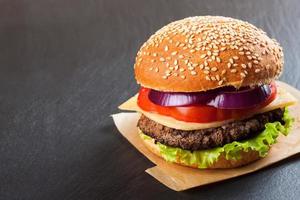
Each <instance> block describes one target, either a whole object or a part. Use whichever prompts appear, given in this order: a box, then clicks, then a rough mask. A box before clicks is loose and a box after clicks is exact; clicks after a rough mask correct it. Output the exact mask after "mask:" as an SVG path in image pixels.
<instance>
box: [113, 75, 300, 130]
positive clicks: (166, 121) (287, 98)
mask: <svg viewBox="0 0 300 200" xmlns="http://www.w3.org/2000/svg"><path fill="white" fill-rule="evenodd" d="M276 84H277V88H278V89H277V92H278V93H277V96H276V98H275V100H274V101H272V102H271V103H270V104H269V105H267V106H266V107H264V108H262V109H261V110H258V111H256V112H255V113H251V115H255V114H259V113H264V112H268V111H271V110H275V109H277V108H283V107H286V106H291V105H293V104H295V103H297V99H296V98H295V97H294V96H293V95H292V94H290V93H289V92H288V91H287V90H286V88H287V86H286V84H285V83H282V82H279V81H278V82H276ZM119 109H121V110H129V111H136V112H140V113H142V114H144V115H145V116H146V117H148V118H149V119H151V120H153V121H155V122H157V123H160V124H162V125H164V126H167V127H170V128H175V129H180V130H198V129H205V128H213V127H218V126H221V125H223V124H225V123H228V122H231V121H234V120H237V119H229V120H226V121H217V122H210V123H194V122H184V121H179V120H177V119H174V118H172V117H168V116H164V115H160V114H156V113H151V112H147V111H144V110H142V109H141V108H140V107H139V106H138V105H137V95H135V96H134V97H131V98H130V99H129V100H128V101H126V102H125V103H123V104H122V105H120V106H119ZM249 117H251V116H245V117H244V118H241V119H239V120H242V119H245V118H249Z"/></svg>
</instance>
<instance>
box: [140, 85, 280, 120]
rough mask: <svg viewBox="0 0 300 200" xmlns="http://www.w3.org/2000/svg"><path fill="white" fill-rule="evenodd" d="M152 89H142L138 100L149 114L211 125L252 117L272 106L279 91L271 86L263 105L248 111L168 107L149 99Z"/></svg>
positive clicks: (205, 107) (199, 107)
mask: <svg viewBox="0 0 300 200" xmlns="http://www.w3.org/2000/svg"><path fill="white" fill-rule="evenodd" d="M149 91H150V89H148V88H143V87H142V88H141V89H140V92H139V96H138V100H137V104H138V106H139V107H140V108H141V109H142V110H144V111H147V112H152V113H158V114H161V115H165V116H169V117H173V118H175V119H177V120H180V121H186V122H197V123H209V122H215V121H224V120H228V119H239V118H241V117H244V116H245V115H250V114H251V113H253V112H255V111H256V110H258V109H261V108H263V107H265V106H267V105H268V104H270V103H271V102H272V101H273V100H274V99H275V97H276V94H277V89H276V85H275V83H272V84H271V91H272V92H271V95H270V97H269V98H268V99H267V100H266V101H265V102H263V103H261V104H259V105H257V106H255V107H254V108H250V109H249V108H248V109H218V108H215V107H212V106H207V105H201V106H177V107H167V106H159V105H156V104H154V103H152V102H151V101H150V100H149V98H148V93H149Z"/></svg>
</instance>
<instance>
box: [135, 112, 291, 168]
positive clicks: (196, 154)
mask: <svg viewBox="0 0 300 200" xmlns="http://www.w3.org/2000/svg"><path fill="white" fill-rule="evenodd" d="M283 121H284V122H285V123H284V125H282V124H281V123H280V122H278V121H276V122H273V123H267V124H266V125H265V130H264V131H263V132H262V133H260V134H259V135H257V136H256V137H254V138H251V139H248V140H244V141H239V142H237V141H235V142H232V143H229V144H226V145H224V146H222V147H216V148H213V149H208V150H199V151H193V152H191V151H188V150H184V149H181V148H176V147H170V146H166V145H164V144H161V143H159V142H157V143H156V145H158V147H159V149H160V153H161V155H162V157H163V158H164V159H165V160H166V161H169V162H174V161H176V160H177V159H178V158H180V162H181V163H184V164H186V165H196V166H198V168H207V167H208V166H210V165H212V164H213V163H214V162H216V161H217V160H218V158H219V156H220V155H221V153H224V154H225V158H226V159H227V160H229V159H231V160H238V159H240V158H241V155H240V153H241V152H242V151H245V152H248V151H249V150H254V151H257V152H258V153H259V155H260V156H261V157H265V156H266V155H267V153H268V150H269V148H270V146H271V145H272V144H275V143H276V139H277V137H278V136H279V133H282V134H283V135H285V136H286V135H287V134H288V133H289V131H290V129H291V126H292V123H293V121H294V119H293V118H292V117H291V116H290V115H289V113H288V109H287V108H286V109H285V112H284V115H283ZM140 135H141V138H142V139H144V140H153V138H151V137H149V136H147V135H145V134H143V133H142V132H140Z"/></svg>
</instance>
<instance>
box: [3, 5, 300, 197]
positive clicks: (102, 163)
mask: <svg viewBox="0 0 300 200" xmlns="http://www.w3.org/2000/svg"><path fill="white" fill-rule="evenodd" d="M194 15H224V16H231V17H235V18H240V19H244V20H247V21H249V22H251V23H253V24H255V25H257V26H258V27H261V28H263V29H264V30H265V31H266V32H267V33H268V34H269V35H270V36H272V37H275V38H276V39H277V40H278V41H279V42H280V43H281V44H282V46H283V48H284V50H285V72H284V75H283V76H282V77H281V80H284V81H286V82H288V83H289V84H291V85H293V86H296V87H297V88H298V89H300V81H299V80H300V69H299V64H300V60H299V59H300V58H299V56H298V55H299V51H300V37H299V32H300V4H299V1H297V0H287V1H283V0H281V1H279V0H264V1H247V0H235V1H229V0H228V1H217V0H202V1H196V0H194V1H192V0H190V1H187V0H184V1H183V0H182V1H171V0H170V1H146V0H119V1H116V0H106V1H104V0H96V1H91V0H82V1H78V0H60V1H53V0H44V1H38V0H28V1H17V0H2V1H0V199H10V200H11V199H30V200H32V199H44V200H46V199H51V200H55V199H158V198H159V199H183V198H187V199H188V198H192V199H231V200H232V199H299V196H300V190H299V188H300V179H299V178H300V177H299V176H300V175H299V174H300V160H299V156H295V157H293V158H291V159H288V160H286V161H284V162H281V163H279V164H276V165H275V166H272V167H270V168H268V169H265V170H262V171H260V172H257V173H254V174H251V175H247V176H243V177H239V178H235V179H232V180H229V181H225V182H222V183H218V184H213V185H209V186H205V187H201V188H197V189H193V190H191V191H186V192H182V193H175V192H173V191H171V190H169V189H167V188H166V187H164V186H162V185H161V184H160V183H158V182H157V181H156V180H154V179H153V178H152V177H150V176H149V175H147V174H146V173H145V172H144V170H145V169H146V168H148V167H150V166H152V163H150V162H149V161H148V160H147V159H146V158H144V157H143V156H141V154H140V153H138V152H137V151H136V150H135V149H134V148H133V147H132V146H131V145H129V144H128V142H127V141H126V140H125V139H124V138H122V136H121V135H120V134H119V133H118V132H117V130H116V128H115V127H114V125H113V122H112V119H111V118H110V117H109V115H110V114H112V113H116V112H118V110H117V106H118V105H119V104H120V103H121V102H123V101H125V100H126V99H127V98H129V97H130V96H131V95H133V94H134V93H135V92H136V91H137V89H138V86H137V85H136V83H135V81H134V77H133V67H132V66H133V62H134V58H135V54H136V52H137V50H138V48H139V47H140V45H141V44H142V43H143V42H144V41H145V40H146V39H147V38H148V37H149V36H150V35H151V34H152V33H154V31H156V30H157V29H159V28H160V27H161V26H163V25H164V24H166V23H169V22H171V21H173V20H177V19H181V18H184V17H187V16H194Z"/></svg>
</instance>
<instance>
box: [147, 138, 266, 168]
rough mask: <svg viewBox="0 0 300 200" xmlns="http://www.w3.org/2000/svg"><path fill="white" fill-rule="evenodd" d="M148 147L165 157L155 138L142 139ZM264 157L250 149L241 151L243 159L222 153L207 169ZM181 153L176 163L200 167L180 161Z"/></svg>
mask: <svg viewBox="0 0 300 200" xmlns="http://www.w3.org/2000/svg"><path fill="white" fill-rule="evenodd" d="M142 141H143V142H144V144H145V145H146V147H147V148H148V149H149V150H150V151H151V152H153V153H154V154H156V155H157V156H159V157H161V158H163V156H162V155H161V153H160V150H159V147H158V145H156V144H155V143H154V140H144V139H142ZM260 158H262V157H260V156H259V154H258V152H257V151H252V150H249V151H248V152H245V151H242V152H241V159H239V160H227V159H226V158H225V156H224V154H221V155H220V157H219V159H218V160H217V161H216V162H214V163H213V164H212V165H210V166H208V167H207V169H225V168H235V167H240V166H243V165H247V164H249V163H251V162H254V161H256V160H258V159H260ZM180 160H181V159H180V155H179V157H178V159H177V161H175V162H174V163H176V164H180V165H183V166H188V167H193V168H198V166H197V165H187V164H186V163H183V162H180Z"/></svg>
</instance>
